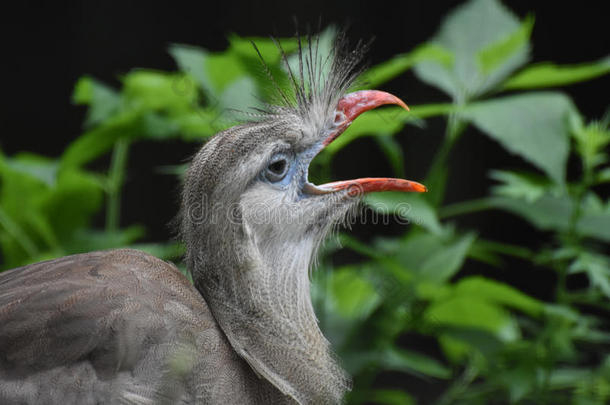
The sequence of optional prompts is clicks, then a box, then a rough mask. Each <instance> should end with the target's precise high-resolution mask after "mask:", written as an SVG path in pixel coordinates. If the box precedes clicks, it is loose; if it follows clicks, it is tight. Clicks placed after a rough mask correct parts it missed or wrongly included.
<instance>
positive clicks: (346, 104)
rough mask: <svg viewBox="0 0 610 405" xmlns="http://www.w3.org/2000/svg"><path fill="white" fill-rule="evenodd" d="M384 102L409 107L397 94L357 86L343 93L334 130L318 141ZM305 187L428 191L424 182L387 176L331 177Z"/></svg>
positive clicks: (322, 191) (358, 191) (357, 192)
mask: <svg viewBox="0 0 610 405" xmlns="http://www.w3.org/2000/svg"><path fill="white" fill-rule="evenodd" d="M385 104H395V105H398V106H400V107H402V108H404V109H405V110H407V111H409V107H407V105H406V104H405V103H404V102H403V101H402V100H401V99H399V98H398V97H396V96H394V95H392V94H390V93H386V92H385V91H378V90H361V91H356V92H353V93H349V94H346V95H345V96H343V97H342V98H341V99H340V100H339V102H338V104H337V109H336V110H335V130H334V131H332V132H331V133H330V135H329V136H328V137H327V138H326V139H324V141H322V145H323V146H327V145H329V144H330V143H331V142H332V141H334V140H335V139H337V137H339V135H341V134H342V133H343V132H344V131H345V130H346V129H347V128H348V127H349V126H350V125H351V123H352V122H354V120H355V119H356V118H358V116H359V115H360V114H362V113H363V112H365V111H368V110H372V109H373V108H376V107H379V106H381V105H385ZM308 189H309V190H308V191H310V192H312V193H314V194H326V193H331V192H336V191H340V190H347V191H348V194H349V195H350V196H356V195H362V194H365V193H371V192H375V191H414V192H418V193H422V192H426V191H428V190H427V189H426V186H424V185H423V184H420V183H417V182H415V181H410V180H404V179H394V178H389V177H366V178H362V179H354V180H344V181H334V182H332V183H326V184H322V185H319V186H314V185H308Z"/></svg>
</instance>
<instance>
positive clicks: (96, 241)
mask: <svg viewBox="0 0 610 405" xmlns="http://www.w3.org/2000/svg"><path fill="white" fill-rule="evenodd" d="M144 234H145V231H144V228H143V227H141V226H137V225H134V226H130V227H128V228H125V229H120V230H116V231H108V230H105V231H100V230H96V229H86V228H83V229H78V230H76V232H74V233H73V234H72V236H71V237H70V238H69V239H68V240H67V241H66V242H64V244H63V245H64V246H65V249H66V254H74V253H84V252H91V251H95V250H107V249H118V248H124V247H126V246H128V245H129V244H131V243H133V242H135V241H136V240H138V239H140V238H141V237H143V236H144Z"/></svg>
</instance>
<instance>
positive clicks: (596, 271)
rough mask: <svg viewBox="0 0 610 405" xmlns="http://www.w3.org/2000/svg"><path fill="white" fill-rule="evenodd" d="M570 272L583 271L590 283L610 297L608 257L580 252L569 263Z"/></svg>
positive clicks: (609, 260)
mask: <svg viewBox="0 0 610 405" xmlns="http://www.w3.org/2000/svg"><path fill="white" fill-rule="evenodd" d="M569 270H570V273H579V272H585V273H586V274H587V276H588V277H589V281H590V283H591V285H593V286H595V287H597V288H598V289H599V290H600V291H601V292H602V293H603V294H604V295H605V296H606V297H607V298H610V258H608V257H607V256H604V255H600V254H596V253H591V252H582V253H581V254H580V255H579V256H578V258H577V259H576V260H575V261H574V262H573V263H572V264H571V265H570V269H569Z"/></svg>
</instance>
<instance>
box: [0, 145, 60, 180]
mask: <svg viewBox="0 0 610 405" xmlns="http://www.w3.org/2000/svg"><path fill="white" fill-rule="evenodd" d="M4 163H5V164H6V169H10V170H13V171H15V172H18V173H22V174H25V175H28V176H31V177H33V178H35V179H38V180H40V181H42V182H43V183H45V184H46V185H47V186H49V187H52V186H54V185H55V183H56V182H57V175H58V170H59V162H58V161H57V160H56V159H50V158H47V157H45V156H40V155H35V154H33V153H29V152H22V153H19V154H17V155H15V156H14V157H12V158H6V159H5V160H4Z"/></svg>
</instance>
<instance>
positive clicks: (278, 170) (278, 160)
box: [264, 155, 288, 183]
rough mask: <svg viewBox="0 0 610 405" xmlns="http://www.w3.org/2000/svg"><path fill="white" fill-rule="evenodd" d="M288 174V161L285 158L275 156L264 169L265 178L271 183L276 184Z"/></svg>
mask: <svg viewBox="0 0 610 405" xmlns="http://www.w3.org/2000/svg"><path fill="white" fill-rule="evenodd" d="M287 173H288V159H287V157H286V156H283V155H281V156H277V157H275V158H274V159H272V160H271V163H269V165H268V166H267V168H266V169H265V173H264V174H265V178H266V179H267V180H269V181H270V182H272V183H275V182H278V181H280V180H282V179H283V178H284V177H286V174H287Z"/></svg>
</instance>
